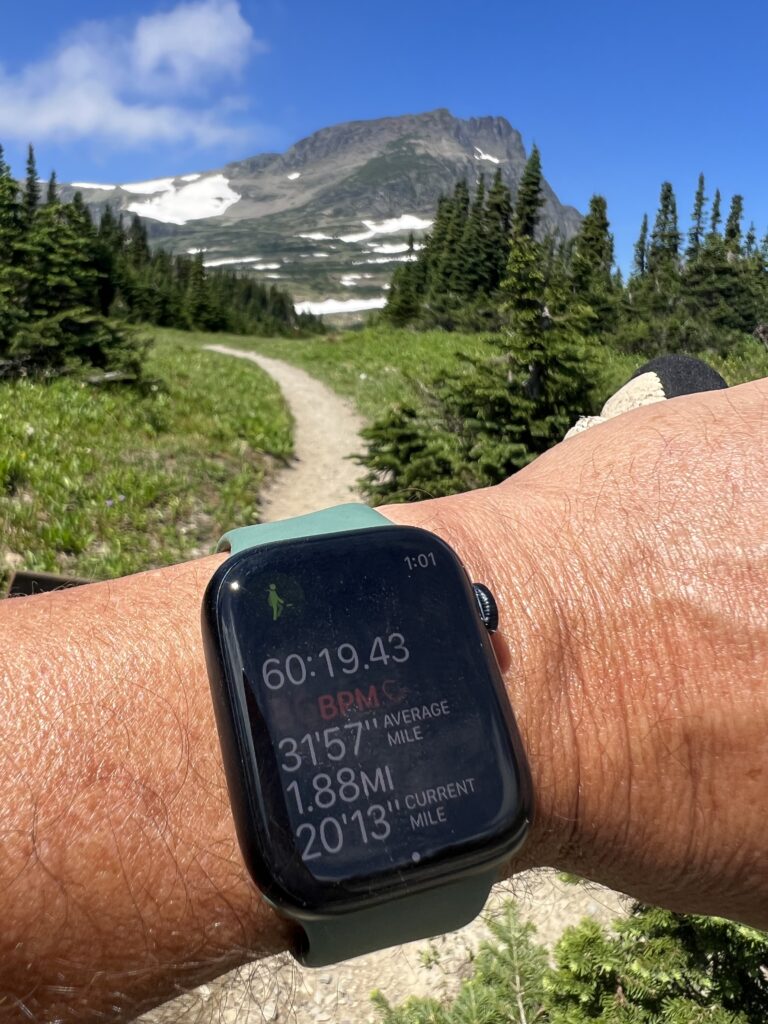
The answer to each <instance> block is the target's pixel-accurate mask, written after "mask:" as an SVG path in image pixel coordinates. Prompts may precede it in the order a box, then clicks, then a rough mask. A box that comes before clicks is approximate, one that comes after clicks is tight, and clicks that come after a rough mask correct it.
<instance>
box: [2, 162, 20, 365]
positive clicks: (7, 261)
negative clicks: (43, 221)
mask: <svg viewBox="0 0 768 1024" xmlns="http://www.w3.org/2000/svg"><path fill="white" fill-rule="evenodd" d="M22 234H23V221H22V210H21V204H20V201H19V185H18V182H16V181H15V179H14V178H13V177H12V175H11V169H10V167H9V166H8V164H7V163H6V162H5V156H4V154H3V149H2V146H0V359H3V358H5V357H6V356H7V355H8V353H9V348H10V343H11V339H12V338H13V337H14V335H15V333H16V330H17V329H18V325H19V322H20V319H21V317H22V311H21V308H20V306H19V301H18V288H19V263H20V259H21V254H20V250H19V244H20V242H21V239H22Z"/></svg>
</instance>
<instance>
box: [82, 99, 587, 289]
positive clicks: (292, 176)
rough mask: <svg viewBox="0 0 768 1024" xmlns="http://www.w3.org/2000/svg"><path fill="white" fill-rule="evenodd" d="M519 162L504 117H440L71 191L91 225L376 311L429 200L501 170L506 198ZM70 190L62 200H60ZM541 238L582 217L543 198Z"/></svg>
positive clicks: (315, 137) (336, 129)
mask: <svg viewBox="0 0 768 1024" xmlns="http://www.w3.org/2000/svg"><path fill="white" fill-rule="evenodd" d="M525 162H526V153H525V148H524V146H523V141H522V138H521V136H520V133H519V132H518V131H517V130H516V129H515V128H513V127H512V125H511V124H510V123H509V121H508V120H507V119H506V118H505V117H500V116H490V115H489V116H483V117H470V118H459V117H455V116H454V115H453V114H452V113H451V112H450V110H448V109H447V108H445V107H439V108H437V109H436V110H430V111H425V112H422V113H416V114H403V115H400V116H396V117H394V116H390V117H381V118H376V119H372V120H360V121H348V122H345V123H343V124H337V125H331V126H329V127H327V128H322V129H320V130H319V131H316V132H314V133H313V134H311V135H309V136H307V137H306V138H304V139H301V140H299V141H298V142H297V143H295V145H293V146H291V147H290V148H289V149H288V150H286V151H285V152H284V153H261V154H257V155H255V156H252V157H247V158H245V159H243V160H238V161H235V162H233V163H230V164H227V165H226V167H224V168H222V169H219V170H212V171H209V172H203V173H200V174H184V173H182V174H181V176H179V177H177V178H165V179H161V180H158V181H155V182H141V183H138V184H134V185H116V186H96V185H88V186H85V185H83V186H79V187H80V190H81V191H82V192H83V193H84V196H85V199H86V201H87V202H88V204H89V206H91V207H92V209H94V211H95V212H96V213H97V214H98V213H99V211H100V210H102V209H103V208H104V206H105V205H106V204H107V203H109V204H110V205H111V206H112V207H113V209H118V210H124V211H127V212H130V213H131V214H133V213H137V214H138V215H139V216H140V217H142V218H143V219H145V220H146V223H147V226H148V228H149V232H150V237H151V238H152V240H153V241H155V242H158V243H161V244H162V245H164V246H166V247H167V248H169V249H171V250H173V251H177V252H178V251H181V252H184V251H187V252H192V251H200V250H204V251H205V253H206V263H207V264H208V265H210V266H225V265H227V266H233V267H236V268H239V269H241V270H242V272H243V273H253V274H255V275H257V276H258V277H259V278H260V279H261V278H264V277H266V278H268V279H275V280H279V281H280V283H281V286H283V285H284V286H286V287H288V288H289V289H292V290H293V291H294V294H295V295H296V297H297V299H299V300H306V301H310V302H316V301H318V300H324V301H326V303H327V302H328V301H330V302H332V303H333V304H335V306H338V304H339V303H342V304H343V303H344V302H347V303H349V302H350V299H351V297H352V296H354V298H353V299H352V302H353V304H354V303H355V302H356V303H357V304H358V307H359V308H371V303H373V304H374V305H383V303H384V301H385V298H386V288H387V285H388V280H389V277H390V276H391V274H392V271H393V270H394V268H395V267H396V266H397V264H398V262H401V261H402V260H404V259H406V258H409V257H408V254H407V252H406V249H407V236H408V233H409V232H410V231H415V233H416V235H417V237H418V236H419V235H420V234H423V233H424V232H425V231H426V230H428V228H429V226H430V225H431V221H432V217H433V216H434V210H435V207H436V205H437V200H438V198H439V196H440V195H441V194H445V193H448V192H450V191H452V189H453V187H454V186H455V184H456V182H457V181H459V180H461V179H465V180H467V181H468V182H469V183H470V185H473V184H474V182H475V181H476V180H477V179H478V178H479V176H480V174H481V173H486V174H495V173H496V171H497V170H498V171H500V172H501V175H502V177H503V179H504V181H505V182H506V183H507V185H508V186H509V187H510V189H511V190H512V193H513V195H514V194H515V193H516V191H517V186H518V183H519V181H520V177H521V175H522V172H523V168H524V167H525ZM74 190H75V189H74V187H72V186H70V187H69V189H67V188H66V187H65V188H64V189H63V192H64V194H65V198H66V193H67V192H69V194H70V195H71V194H72V193H73V192H74ZM544 200H545V202H544V206H543V209H542V221H543V224H544V227H545V229H547V230H549V231H557V232H558V233H560V234H561V235H562V236H563V237H565V238H567V237H570V236H571V235H573V234H574V232H575V231H576V230H577V229H578V225H579V223H580V220H581V217H580V214H579V213H578V212H577V211H576V210H574V209H573V208H572V207H567V206H563V205H562V204H561V203H560V202H559V200H558V199H557V197H556V196H555V194H554V192H553V191H552V190H551V188H550V187H549V186H548V185H546V183H545V187H544Z"/></svg>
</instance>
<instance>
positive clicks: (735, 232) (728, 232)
mask: <svg viewBox="0 0 768 1024" xmlns="http://www.w3.org/2000/svg"><path fill="white" fill-rule="evenodd" d="M743 215H744V197H743V196H739V195H736V196H734V197H733V199H731V208H730V210H729V211H728V220H727V221H726V222H725V244H726V246H727V247H728V249H729V250H730V251H731V252H738V251H739V250H740V248H741V218H742V216H743Z"/></svg>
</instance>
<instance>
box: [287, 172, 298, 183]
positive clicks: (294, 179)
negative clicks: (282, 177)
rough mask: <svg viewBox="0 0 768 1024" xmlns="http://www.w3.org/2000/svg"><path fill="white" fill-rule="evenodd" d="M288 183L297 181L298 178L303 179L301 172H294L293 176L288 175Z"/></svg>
mask: <svg viewBox="0 0 768 1024" xmlns="http://www.w3.org/2000/svg"><path fill="white" fill-rule="evenodd" d="M286 177H287V178H288V181H296V179H297V178H300V177H301V171H294V172H293V174H288V175H286Z"/></svg>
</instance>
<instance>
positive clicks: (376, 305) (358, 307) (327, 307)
mask: <svg viewBox="0 0 768 1024" xmlns="http://www.w3.org/2000/svg"><path fill="white" fill-rule="evenodd" d="M386 304H387V300H386V298H384V297H382V298H380V299H323V301H322V302H297V303H295V305H294V309H295V310H296V312H297V313H313V314H314V315H315V316H325V315H326V314H328V313H362V312H363V311H364V310H367V309H383V308H384V307H385V306H386Z"/></svg>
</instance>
